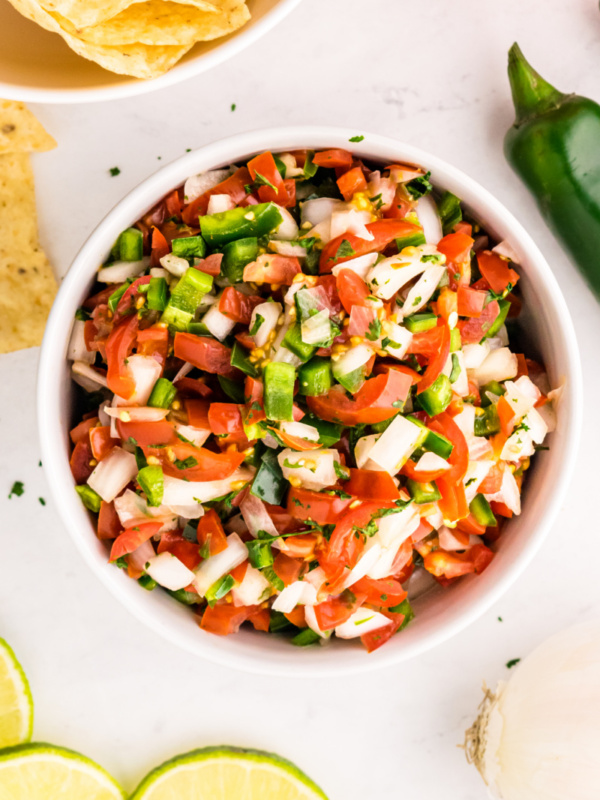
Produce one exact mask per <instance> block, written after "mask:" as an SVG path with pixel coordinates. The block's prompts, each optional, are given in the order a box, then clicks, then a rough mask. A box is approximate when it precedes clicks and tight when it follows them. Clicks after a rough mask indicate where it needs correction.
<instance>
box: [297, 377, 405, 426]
mask: <svg viewBox="0 0 600 800" xmlns="http://www.w3.org/2000/svg"><path fill="white" fill-rule="evenodd" d="M411 385H412V380H411V378H410V376H408V375H406V374H404V373H403V372H399V371H397V370H390V371H389V372H387V373H386V374H382V375H377V376H376V377H374V378H369V380H367V381H365V383H364V384H363V385H362V387H361V388H360V390H359V391H358V392H357V394H356V396H355V397H354V399H349V398H348V397H346V394H345V393H344V392H340V391H338V390H336V389H335V388H334V389H330V390H329V392H328V393H327V394H324V395H321V396H320V397H308V398H307V403H308V407H309V409H310V410H311V411H312V412H313V413H314V414H316V415H317V416H318V417H321V419H324V420H327V421H329V422H339V423H341V424H343V425H358V424H360V423H366V424H368V425H372V424H373V423H375V422H383V421H384V420H386V419H389V418H390V417H393V416H394V415H395V414H396V413H397V411H398V406H399V404H400V403H401V402H403V401H404V400H406V398H407V397H408V393H409V391H410V387H411ZM394 403H396V405H394Z"/></svg>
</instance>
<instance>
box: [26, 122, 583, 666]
mask: <svg viewBox="0 0 600 800" xmlns="http://www.w3.org/2000/svg"><path fill="white" fill-rule="evenodd" d="M362 133H363V135H364V139H363V140H362V141H361V142H360V143H356V144H352V143H350V142H349V139H350V138H351V137H353V136H355V135H356V130H355V129H345V128H334V127H329V126H295V127H287V128H275V129H273V128H269V129H259V130H254V131H250V132H247V133H242V134H237V135H235V136H232V137H228V138H226V139H222V140H219V141H216V142H213V143H211V144H207V145H205V146H203V147H201V148H198V149H196V150H194V151H192V152H190V153H186V154H185V155H183V156H181V157H180V158H178V159H177V160H175V161H173V162H171V163H170V164H167V165H164V166H162V167H161V168H159V169H158V170H157V171H156V172H155V173H154V174H153V175H151V176H149V177H148V178H146V179H145V180H144V181H142V182H141V183H140V184H139V185H138V186H137V187H136V188H134V189H133V190H132V191H130V192H129V193H128V194H127V195H126V196H125V197H124V198H123V199H122V200H121V201H120V202H119V203H118V204H117V205H116V206H115V207H114V208H113V209H112V210H111V211H110V212H109V213H108V214H107V215H106V216H105V217H104V219H103V220H102V221H101V222H100V223H99V224H98V226H97V227H96V228H95V230H94V231H93V232H92V234H91V235H90V236H89V237H88V239H87V240H86V242H85V243H84V245H83V246H82V247H81V249H80V250H79V252H78V254H77V255H76V257H75V259H74V260H73V263H72V265H71V268H70V269H69V271H68V273H67V275H66V276H65V278H64V280H63V283H62V285H61V288H60V291H59V293H58V295H57V298H56V300H55V302H54V305H53V307H52V310H51V313H50V316H49V319H48V323H47V326H46V332H45V336H44V340H43V343H42V351H41V356H40V363H39V370H38V384H37V409H38V427H39V435H40V442H41V452H42V459H43V464H44V469H45V472H46V476H47V479H48V482H49V485H50V489H51V492H52V495H53V499H55V500H56V505H57V507H58V511H59V514H60V516H61V518H62V520H63V523H64V524H65V527H66V528H67V530H68V531H69V534H70V536H71V538H72V539H73V540H74V542H75V545H76V546H77V548H78V550H79V551H80V553H81V554H82V555H83V557H84V560H85V561H86V562H87V564H88V565H89V566H90V568H91V569H92V571H93V572H94V573H95V574H96V575H97V576H98V577H99V578H100V580H101V581H102V582H103V583H104V584H105V585H106V586H107V588H108V589H109V590H110V592H111V593H112V594H113V595H114V596H116V597H117V599H119V600H120V601H121V602H122V603H123V605H124V606H125V607H126V608H127V609H128V610H129V611H130V612H132V613H133V614H134V616H136V617H137V618H138V619H139V620H140V621H141V622H143V623H144V624H145V625H147V626H149V627H150V628H152V629H153V630H154V631H156V632H157V633H159V634H160V635H161V636H163V637H164V638H166V639H168V640H169V641H170V642H172V643H174V644H177V645H178V646H180V647H182V648H184V649H185V650H187V651H188V652H192V653H195V654H197V655H200V656H202V657H204V658H207V659H209V660H211V661H213V662H216V663H218V664H221V665H224V666H228V667H233V668H236V669H242V670H244V671H246V672H253V673H258V674H266V675H274V676H278V677H282V676H283V677H312V678H314V677H332V676H340V675H348V674H357V673H363V672H368V671H371V670H374V669H379V668H383V667H387V666H391V665H393V664H397V663H399V662H401V661H405V660H408V659H409V658H413V657H415V656H417V655H420V654H421V653H423V652H425V651H427V650H430V649H431V648H433V647H435V646H436V645H438V644H440V643H442V642H444V641H446V640H447V639H449V638H450V637H452V636H454V635H455V634H457V633H459V632H460V631H462V630H463V629H464V628H466V627H467V626H468V625H470V624H471V623H472V622H474V621H475V620H476V619H478V618H479V617H480V616H481V615H482V614H484V613H485V612H486V611H487V610H488V609H489V608H490V607H491V606H492V605H493V604H494V603H495V602H496V601H497V600H498V599H499V598H500V597H501V595H503V594H504V593H505V592H506V591H507V589H508V588H509V586H510V585H511V584H512V583H513V582H514V581H515V580H516V579H517V578H518V577H519V576H520V575H521V574H522V572H523V571H524V570H525V568H526V567H527V565H528V564H529V563H530V562H531V560H532V559H533V557H534V555H535V553H536V552H537V550H538V549H539V547H540V546H541V543H542V542H543V540H544V538H545V537H546V535H547V533H548V531H549V529H550V526H551V524H552V522H553V520H554V518H555V516H556V514H557V512H558V509H559V507H560V504H561V502H562V500H563V497H564V495H565V493H566V491H567V489H568V487H569V481H570V479H571V477H572V472H573V468H574V464H575V460H576V455H577V450H578V444H579V438H580V432H581V427H582V406H583V399H582V398H583V382H582V372H581V363H580V357H579V351H578V346H577V340H576V337H575V331H574V327H573V323H572V321H571V317H570V314H569V311H568V309H567V305H566V302H565V300H564V297H563V295H562V293H561V291H560V289H559V286H558V283H557V281H556V279H555V277H554V275H553V274H552V272H551V269H550V267H549V265H548V264H547V262H546V260H545V258H544V256H543V255H542V253H541V252H540V250H539V249H538V247H537V245H536V244H535V243H534V242H533V240H532V239H531V237H530V235H529V234H528V233H527V232H526V231H525V229H524V228H523V226H522V225H521V224H520V223H519V222H518V221H517V220H516V219H515V217H514V216H513V215H512V213H511V212H509V211H508V209H506V208H505V207H504V205H503V204H502V203H500V201H499V200H497V199H496V198H495V197H494V196H493V195H491V194H490V193H489V192H488V191H487V190H486V189H484V188H483V187H482V186H480V185H479V184H478V183H477V182H476V181H474V180H473V179H472V178H471V177H469V176H468V175H466V174H465V173H464V172H462V171H461V170H458V169H457V168H456V167H453V166H452V165H450V164H448V163H447V162H446V161H445V160H443V159H441V158H438V157H437V156H432V155H430V154H429V153H427V152H426V151H423V150H421V149H420V148H417V147H414V146H412V145H407V144H404V143H402V142H398V141H396V140H394V139H392V138H389V137H384V136H380V135H378V134H370V133H367V132H366V131H363V132H362ZM303 147H304V148H309V149H317V148H327V147H346V148H347V149H350V150H352V151H354V152H355V153H357V155H363V156H364V157H366V158H369V157H370V158H372V159H374V160H379V159H382V158H384V155H383V154H384V153H390V151H392V152H394V153H395V154H396V155H395V156H393V157H395V158H398V159H401V160H402V161H403V162H409V163H415V164H422V165H426V166H427V168H428V169H430V170H431V171H432V172H433V173H434V175H436V177H437V178H438V179H439V178H441V180H440V181H439V183H441V184H442V185H444V184H448V183H451V185H452V186H453V187H455V188H456V189H457V191H460V188H462V189H463V194H466V195H470V196H473V195H474V196H475V197H476V198H477V199H476V203H475V205H476V206H477V208H475V206H474V204H473V202H471V203H470V205H471V206H473V208H474V210H475V212H476V213H477V212H478V211H480V212H481V216H482V217H484V216H485V217H486V218H489V217H490V216H492V217H494V218H496V219H501V220H503V222H504V223H508V224H510V228H511V231H513V232H514V239H515V241H518V243H519V245H520V247H521V249H523V250H524V251H526V253H527V259H528V261H529V262H530V265H531V266H530V268H529V269H530V271H531V272H535V273H536V278H537V279H538V280H539V281H540V285H542V284H543V289H544V293H545V296H546V301H547V302H549V304H550V306H549V307H550V312H549V316H550V318H551V319H552V320H553V322H554V323H556V324H557V326H558V328H559V330H560V339H562V345H564V348H565V355H566V364H567V367H566V372H567V375H566V378H567V381H568V386H569V397H570V400H571V402H570V409H571V414H570V415H569V416H566V425H563V428H562V434H563V435H562V449H560V448H559V450H560V456H561V462H560V463H561V466H560V480H558V479H555V483H556V484H557V485H556V486H555V489H554V492H553V494H552V496H551V497H550V499H549V501H548V503H547V505H546V507H545V508H544V510H543V511H542V513H541V515H540V517H539V518H538V519H537V520H536V524H535V525H534V526H533V531H532V532H531V533H529V534H528V537H527V541H525V542H524V544H523V546H522V549H521V551H520V553H519V555H518V558H516V560H515V561H514V562H513V563H510V564H508V566H507V567H506V569H505V570H504V572H503V573H501V574H499V575H498V576H497V579H496V581H495V582H494V583H492V584H491V585H490V586H489V587H487V588H486V589H485V590H483V591H482V593H481V594H480V596H479V597H478V598H475V600H474V602H472V603H471V604H470V605H467V606H466V607H463V608H462V609H459V610H458V611H457V613H456V616H455V617H453V618H452V619H451V620H450V621H449V622H445V623H444V624H442V625H440V626H439V627H438V628H436V629H434V630H433V631H429V632H427V633H425V634H424V635H422V636H421V638H420V639H417V640H416V641H414V642H411V643H410V644H409V645H405V646H404V647H403V648H402V649H398V650H395V649H394V648H387V647H386V648H382V649H381V650H378V651H376V653H373V654H366V653H365V655H366V658H364V659H362V660H357V659H355V658H353V659H348V660H347V663H344V659H343V658H340V657H339V656H338V657H337V658H335V657H334V658H331V659H329V660H328V661H318V660H315V661H314V662H311V661H309V660H308V659H303V658H297V659H296V660H295V662H293V663H288V662H287V661H286V662H285V663H276V662H275V661H270V660H267V658H266V657H265V658H264V659H263V658H261V657H260V656H255V655H254V654H246V653H242V654H240V653H238V652H231V651H230V650H229V649H228V648H226V647H221V642H222V639H221V637H216V636H210V635H209V634H206V636H207V637H209V639H208V640H207V639H206V638H205V637H204V636H202V635H200V636H198V638H197V639H195V638H194V639H193V641H192V638H191V637H189V636H188V635H187V633H184V632H183V631H178V630H174V628H172V627H170V626H169V625H168V624H167V623H166V622H165V621H163V620H162V619H158V618H157V616H155V615H153V614H152V613H150V612H151V609H150V605H149V604H145V603H144V602H142V601H143V600H144V598H143V597H141V595H142V594H143V593H140V601H138V600H137V599H136V598H137V595H130V594H129V592H128V591H126V587H125V585H124V584H125V581H123V580H119V579H120V578H122V577H123V576H121V575H120V574H117V573H118V572H119V571H117V570H108V569H106V561H105V560H102V562H100V559H99V557H98V554H97V552H95V551H94V547H93V546H94V544H97V541H96V540H95V538H94V537H92V536H90V535H89V533H90V530H89V518H88V516H87V512H85V511H84V509H83V506H82V505H81V503H80V501H79V498H78V497H77V495H76V493H75V492H72V491H71V487H72V485H73V483H72V479H70V471H69V466H68V461H67V460H66V459H65V458H64V456H63V455H62V453H63V451H64V445H65V442H64V434H63V432H62V431H61V430H60V425H59V424H56V423H57V420H59V419H60V411H61V407H60V402H59V395H60V380H61V378H60V375H61V374H62V370H63V368H64V359H65V357H66V346H67V342H68V336H69V333H68V331H70V327H71V319H72V314H73V310H74V308H75V307H76V305H77V304H78V303H79V302H80V301H81V298H82V296H83V293H84V292H85V290H86V287H87V286H89V283H90V280H91V276H92V274H93V271H95V270H96V269H97V267H98V263H99V259H101V258H102V255H100V256H99V254H100V253H102V254H103V253H105V252H108V250H109V249H110V246H111V244H112V241H114V239H115V238H116V236H117V235H118V232H119V231H120V230H122V229H123V228H124V227H126V225H128V224H131V222H132V220H133V219H137V218H138V217H139V215H140V208H145V209H149V208H150V207H151V206H152V205H153V204H154V203H156V202H157V200H158V198H160V197H162V196H163V195H164V194H166V193H167V192H168V191H169V190H170V189H172V188H173V187H175V186H177V185H179V184H180V183H182V182H183V181H184V180H185V179H186V178H187V177H188V176H189V175H192V174H195V173H196V172H198V171H203V170H206V169H210V168H214V167H217V166H219V165H220V164H224V163H235V161H236V160H240V159H242V158H244V157H248V156H250V155H251V154H253V153H255V152H259V151H261V150H265V149H272V150H275V151H278V150H285V149H290V150H292V149H301V148H303ZM148 198H150V200H151V201H152V202H148ZM141 213H143V211H142V212H141ZM542 276H543V281H542V280H541V278H542ZM67 320H68V327H67ZM65 330H66V333H65ZM563 423H564V420H563ZM555 452H556V449H555ZM549 455H550V456H551V454H549ZM551 457H552V456H551ZM555 458H558V456H556V457H555ZM65 477H66V479H65ZM69 479H70V480H69ZM84 520H87V523H84ZM82 527H83V528H85V533H84V532H83V531H82ZM128 582H129V581H128ZM133 588H134V589H135V588H137V587H133ZM463 605H464V604H463ZM197 633H200V631H197ZM210 639H212V640H213V641H210ZM266 653H267V650H266V648H265V655H266ZM331 655H332V656H333V653H332V654H331Z"/></svg>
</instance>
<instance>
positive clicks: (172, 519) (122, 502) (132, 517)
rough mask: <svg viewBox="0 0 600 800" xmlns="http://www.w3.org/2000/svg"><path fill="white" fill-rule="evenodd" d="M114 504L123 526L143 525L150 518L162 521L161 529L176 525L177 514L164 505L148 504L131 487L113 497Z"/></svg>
mask: <svg viewBox="0 0 600 800" xmlns="http://www.w3.org/2000/svg"><path fill="white" fill-rule="evenodd" d="M114 504H115V511H116V512H117V516H118V517H119V522H120V523H121V525H122V526H123V527H124V528H133V526H134V525H143V524H144V522H149V521H151V520H160V521H161V522H162V523H163V527H162V528H161V530H168V531H170V530H174V529H175V528H176V527H177V525H178V519H177V516H176V515H175V514H174V513H173V512H171V510H170V509H169V508H167V507H166V506H164V505H162V506H158V507H155V506H149V505H148V501H147V500H146V499H145V498H143V497H140V495H138V494H136V493H135V492H133V491H132V490H131V489H126V490H125V491H124V492H123V494H121V495H119V496H118V497H115V499H114Z"/></svg>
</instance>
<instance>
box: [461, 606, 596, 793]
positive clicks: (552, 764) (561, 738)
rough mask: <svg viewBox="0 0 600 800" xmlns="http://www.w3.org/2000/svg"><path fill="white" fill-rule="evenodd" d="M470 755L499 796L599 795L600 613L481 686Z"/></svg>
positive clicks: (469, 740) (469, 733)
mask: <svg viewBox="0 0 600 800" xmlns="http://www.w3.org/2000/svg"><path fill="white" fill-rule="evenodd" d="M465 749H466V752H467V758H468V759H469V761H471V762H472V763H474V764H475V765H476V766H477V768H478V769H479V771H480V773H481V775H482V776H483V779H484V780H485V782H486V783H487V785H488V787H489V789H490V794H491V796H492V797H495V798H501V800H598V798H599V797H600V620H596V621H593V622H587V623H582V624H580V625H576V626H575V627H573V628H569V629H567V630H565V631H562V632H560V633H558V634H555V635H554V636H552V637H551V638H550V639H548V640H547V641H546V642H544V643H543V644H542V645H540V647H538V648H537V649H536V650H534V652H533V653H532V654H531V655H530V656H528V657H527V658H526V659H524V660H523V661H522V662H521V663H520V664H519V665H518V667H517V668H516V669H515V673H514V675H512V676H511V678H510V680H509V681H508V682H507V683H500V684H499V685H498V688H497V690H496V693H495V694H493V693H491V692H489V691H486V696H485V699H484V701H483V703H482V707H481V712H480V715H479V718H478V719H477V720H476V722H475V723H474V725H473V726H472V727H471V728H470V730H469V731H467V736H466V741H465Z"/></svg>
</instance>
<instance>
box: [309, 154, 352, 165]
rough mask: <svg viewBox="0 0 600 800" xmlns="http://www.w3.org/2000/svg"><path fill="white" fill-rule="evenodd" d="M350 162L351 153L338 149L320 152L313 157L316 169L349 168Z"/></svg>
mask: <svg viewBox="0 0 600 800" xmlns="http://www.w3.org/2000/svg"><path fill="white" fill-rule="evenodd" d="M352 161H353V157H352V153H349V152H348V151H347V150H340V149H333V150H321V152H320V153H315V155H314V156H313V164H316V165H317V166H318V167H331V168H334V167H350V166H351V165H352Z"/></svg>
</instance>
